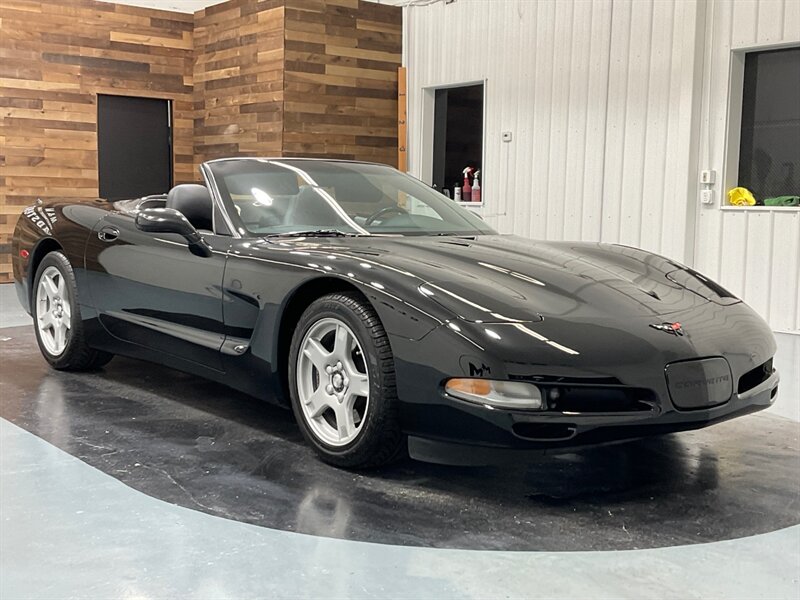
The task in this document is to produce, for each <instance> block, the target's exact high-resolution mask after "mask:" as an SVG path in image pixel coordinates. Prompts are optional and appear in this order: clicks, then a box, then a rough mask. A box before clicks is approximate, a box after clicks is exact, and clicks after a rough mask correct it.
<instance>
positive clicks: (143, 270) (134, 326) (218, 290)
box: [86, 213, 231, 370]
mask: <svg viewBox="0 0 800 600" xmlns="http://www.w3.org/2000/svg"><path fill="white" fill-rule="evenodd" d="M202 236H203V239H204V240H205V241H206V243H207V244H208V245H209V246H210V247H211V249H212V252H213V253H212V255H211V256H209V257H199V256H195V255H194V254H192V253H191V252H190V251H189V248H188V247H187V245H186V241H185V240H184V239H183V238H182V237H181V236H179V235H176V234H151V233H144V232H142V231H139V230H138V229H137V228H136V226H135V224H134V220H133V217H132V216H131V215H127V214H124V213H110V214H108V215H107V216H105V217H104V218H103V219H101V220H100V221H99V222H98V223H97V224H96V225H95V226H94V229H93V231H92V233H91V235H90V236H89V241H88V243H87V245H86V270H87V280H88V287H89V293H90V294H91V297H92V300H93V301H94V306H95V307H96V308H97V310H98V312H99V313H100V322H101V323H102V324H103V325H104V326H105V328H106V330H108V332H109V333H110V334H111V335H113V336H114V337H116V338H118V339H121V340H124V341H126V342H133V343H134V344H138V345H139V346H144V347H145V348H150V349H152V350H157V351H158V352H160V353H163V354H167V355H171V356H174V357H178V358H180V359H182V360H185V361H189V362H192V363H195V364H199V365H203V366H205V367H210V368H212V369H215V370H222V358H221V356H220V349H221V347H222V343H223V341H224V340H225V331H224V327H223V321H222V278H223V273H224V270H225V260H226V254H227V252H228V247H229V246H230V240H231V238H230V237H227V236H218V235H214V234H213V233H211V232H203V233H202Z"/></svg>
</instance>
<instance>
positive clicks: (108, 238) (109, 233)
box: [97, 226, 119, 242]
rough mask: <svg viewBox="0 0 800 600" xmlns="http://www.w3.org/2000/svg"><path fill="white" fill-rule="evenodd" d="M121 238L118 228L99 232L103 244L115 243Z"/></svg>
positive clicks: (106, 228)
mask: <svg viewBox="0 0 800 600" xmlns="http://www.w3.org/2000/svg"><path fill="white" fill-rule="evenodd" d="M118 236H119V229H117V228H116V227H109V226H106V227H103V228H102V229H101V230H100V231H98V232H97V237H98V239H99V240H100V241H101V242H113V241H114V240H116V239H117V237H118Z"/></svg>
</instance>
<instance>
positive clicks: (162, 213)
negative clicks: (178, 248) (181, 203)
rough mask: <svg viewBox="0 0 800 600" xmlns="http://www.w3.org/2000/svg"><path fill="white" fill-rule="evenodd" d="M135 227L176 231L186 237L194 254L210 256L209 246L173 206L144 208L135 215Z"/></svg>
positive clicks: (157, 230)
mask: <svg viewBox="0 0 800 600" xmlns="http://www.w3.org/2000/svg"><path fill="white" fill-rule="evenodd" d="M136 228H137V229H138V230H139V231H144V232H145V233H177V234H178V235H181V236H183V237H184V238H185V239H186V242H187V243H188V244H189V250H190V251H191V253H192V254H194V255H195V256H202V257H205V258H207V257H209V256H211V248H209V247H208V244H207V243H206V242H205V240H204V239H203V238H202V237H201V235H200V234H199V233H198V232H197V229H195V228H194V225H192V224H191V223H190V222H189V219H187V218H186V217H184V216H183V214H182V213H180V212H179V211H177V210H175V209H174V208H145V209H144V210H141V211H139V213H138V214H137V215H136Z"/></svg>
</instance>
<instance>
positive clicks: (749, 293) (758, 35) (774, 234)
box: [695, 0, 800, 331]
mask: <svg viewBox="0 0 800 600" xmlns="http://www.w3.org/2000/svg"><path fill="white" fill-rule="evenodd" d="M706 16H707V27H706V43H707V44H708V52H707V66H706V69H705V72H706V73H708V76H707V77H706V82H705V84H706V88H707V89H706V91H705V92H704V95H705V98H704V102H703V103H704V106H705V107H706V108H705V111H706V115H705V116H706V119H704V120H705V122H706V126H705V127H704V128H703V134H702V140H701V149H700V153H701V159H700V160H701V166H702V168H704V169H714V170H716V171H717V174H718V177H719V181H720V184H719V185H718V186H717V187H716V193H717V201H718V202H717V205H715V206H711V207H702V208H701V209H700V212H699V223H698V237H697V248H696V260H695V263H696V265H697V267H698V269H699V270H701V271H702V272H704V273H706V274H708V275H709V276H710V277H713V278H716V279H718V280H719V281H720V282H721V283H722V284H723V285H725V286H726V287H728V288H729V289H730V290H731V291H732V292H734V293H735V294H737V295H740V296H741V297H742V298H744V299H745V300H746V301H747V302H748V303H749V304H750V305H751V306H752V307H753V308H754V309H756V310H757V311H758V312H759V313H760V314H762V315H763V316H764V317H765V318H766V319H767V320H768V321H769V322H770V324H771V325H772V327H773V328H774V329H776V330H782V331H800V212H798V211H793V210H753V209H743V210H736V209H732V210H720V208H719V206H718V205H719V203H722V202H724V193H725V191H726V189H727V188H728V186H730V185H733V184H734V183H735V180H736V174H735V173H726V172H725V163H726V150H727V148H726V143H727V142H726V139H727V137H726V136H727V133H728V119H727V112H728V103H729V88H730V86H731V82H730V75H729V73H730V71H731V51H734V50H737V49H743V48H754V47H758V46H759V45H762V44H766V45H769V44H781V43H800V2H797V1H795V0H787V1H785V2H781V1H774V0H748V1H741V0H737V1H736V2H728V1H724V2H719V1H718V2H713V3H709V4H708V6H707V13H706Z"/></svg>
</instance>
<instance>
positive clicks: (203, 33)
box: [194, 0, 284, 165]
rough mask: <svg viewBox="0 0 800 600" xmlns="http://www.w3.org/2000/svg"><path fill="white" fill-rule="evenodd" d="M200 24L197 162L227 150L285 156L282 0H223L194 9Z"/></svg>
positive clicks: (228, 152) (197, 32) (197, 33)
mask: <svg viewBox="0 0 800 600" xmlns="http://www.w3.org/2000/svg"><path fill="white" fill-rule="evenodd" d="M194 25H195V36H194V37H195V51H194V56H195V65H194V107H195V115H194V118H195V132H194V154H195V157H194V158H195V163H196V165H199V164H200V163H202V162H204V161H206V160H210V159H213V158H222V157H227V156H248V155H260V156H279V155H280V154H281V153H282V147H283V109H284V105H283V100H284V97H283V65H284V39H283V38H284V33H283V32H284V9H283V6H282V2H279V1H277V0H276V1H272V2H259V3H257V4H256V3H250V4H248V3H244V2H240V1H238V0H234V1H230V2H225V3H223V4H219V5H215V6H211V7H209V8H207V9H205V10H201V11H199V12H197V13H195V23H194Z"/></svg>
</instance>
